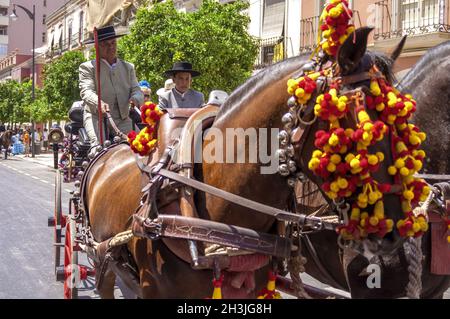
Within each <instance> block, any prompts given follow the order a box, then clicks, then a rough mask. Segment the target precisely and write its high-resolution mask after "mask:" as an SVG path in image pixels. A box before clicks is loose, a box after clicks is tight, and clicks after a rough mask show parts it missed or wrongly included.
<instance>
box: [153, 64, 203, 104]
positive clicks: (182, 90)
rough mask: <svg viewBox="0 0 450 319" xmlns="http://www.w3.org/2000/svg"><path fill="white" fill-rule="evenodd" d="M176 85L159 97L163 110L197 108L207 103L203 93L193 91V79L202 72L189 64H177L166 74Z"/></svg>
mask: <svg viewBox="0 0 450 319" xmlns="http://www.w3.org/2000/svg"><path fill="white" fill-rule="evenodd" d="M165 75H166V76H170V77H171V78H172V80H173V82H174V83H175V87H174V88H173V89H171V90H169V91H167V92H164V93H162V94H161V95H160V96H159V106H160V107H162V108H195V107H201V106H203V104H204V103H205V97H204V96H203V93H201V92H198V91H195V90H193V89H191V85H192V78H193V77H196V76H199V75H200V72H198V71H194V70H193V69H192V64H191V63H189V62H176V63H174V65H173V67H172V69H170V70H168V71H166V72H165Z"/></svg>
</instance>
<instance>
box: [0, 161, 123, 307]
mask: <svg viewBox="0 0 450 319" xmlns="http://www.w3.org/2000/svg"><path fill="white" fill-rule="evenodd" d="M38 157H39V156H37V158H36V159H35V160H34V161H32V160H31V159H24V158H22V157H10V158H8V160H4V159H3V157H2V159H0V201H1V202H2V204H1V208H0V218H1V219H2V223H1V226H0V244H1V251H2V253H1V254H0V298H1V299H3V298H8V299H23V298H44V299H61V298H63V283H62V282H57V281H56V280H55V275H54V270H53V269H54V265H53V259H54V257H53V247H52V244H53V240H54V239H53V229H52V228H50V227H47V218H48V217H49V216H51V215H53V206H54V198H53V197H54V180H55V170H54V169H52V168H50V167H49V166H48V165H46V164H50V163H51V161H43V160H40V161H39V159H38ZM72 188H73V186H72V185H71V184H67V183H64V184H63V187H62V201H63V213H66V209H67V203H68V199H69V196H70V194H69V192H70V190H71V189H72ZM61 252H62V250H61ZM62 253H63V252H62ZM61 259H62V258H61ZM80 262H81V264H88V263H87V260H86V258H85V256H84V255H83V254H80ZM83 284H84V285H85V286H84V287H82V288H81V289H80V291H79V295H80V298H99V297H98V295H97V294H96V293H95V291H94V281H93V280H90V281H89V282H84V283H83ZM116 296H117V297H119V298H120V297H122V295H121V292H120V290H118V289H117V290H116Z"/></svg>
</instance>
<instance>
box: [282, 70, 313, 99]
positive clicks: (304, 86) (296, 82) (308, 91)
mask: <svg viewBox="0 0 450 319" xmlns="http://www.w3.org/2000/svg"><path fill="white" fill-rule="evenodd" d="M319 76H320V73H319V72H315V73H311V74H309V75H304V76H302V77H299V78H298V79H289V80H288V93H289V94H290V95H295V97H296V98H297V103H298V104H300V105H305V104H307V103H308V101H309V100H310V99H311V96H312V94H313V93H314V91H315V90H316V87H317V84H316V80H317V78H318V77H319Z"/></svg>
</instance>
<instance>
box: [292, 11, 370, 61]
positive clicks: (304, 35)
mask: <svg viewBox="0 0 450 319" xmlns="http://www.w3.org/2000/svg"><path fill="white" fill-rule="evenodd" d="M319 18H320V17H319V16H314V17H310V18H306V19H302V20H300V53H304V52H311V51H313V50H314V49H315V48H316V46H317V37H318V32H319V22H320V21H319ZM353 20H354V24H355V26H356V27H360V26H361V17H360V16H359V12H358V11H357V10H354V11H353Z"/></svg>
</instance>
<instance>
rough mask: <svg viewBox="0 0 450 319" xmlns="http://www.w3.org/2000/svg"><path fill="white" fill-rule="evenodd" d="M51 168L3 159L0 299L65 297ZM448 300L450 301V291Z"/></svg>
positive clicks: (85, 294)
mask: <svg viewBox="0 0 450 319" xmlns="http://www.w3.org/2000/svg"><path fill="white" fill-rule="evenodd" d="M51 165H52V161H51V160H50V155H49V154H45V155H40V156H37V157H36V158H35V159H30V158H28V159H25V158H23V157H22V156H21V157H17V156H16V157H11V158H9V159H8V160H4V159H3V158H1V159H0V201H1V206H0V218H1V219H2V223H1V226H0V245H1V251H2V253H1V254H0V299H4V298H7V299H26V298H33V299H34V298H42V299H61V298H63V283H62V282H57V281H56V280H55V276H54V270H53V269H54V265H53V259H54V257H53V247H52V244H53V229H52V228H49V227H47V218H48V217H49V216H51V215H53V206H54V198H53V196H54V179H55V170H54V169H53V168H51ZM72 189H73V185H72V184H68V183H63V186H62V200H63V213H66V212H67V203H68V199H69V196H70V194H69V192H70V191H71V190H72ZM61 252H62V250H61ZM79 258H80V263H81V264H84V265H88V261H87V260H86V257H85V254H83V253H81V254H79ZM302 279H303V282H304V283H306V284H308V285H311V286H314V287H318V288H322V289H325V290H328V291H330V292H333V293H338V294H341V295H344V296H346V297H348V296H349V294H348V293H346V292H343V291H340V290H337V289H334V288H332V287H330V286H327V285H324V284H322V283H320V282H318V281H317V280H315V279H314V278H312V277H310V276H308V275H306V274H302ZM83 285H84V286H83V287H82V288H81V289H80V290H79V296H80V298H82V299H91V298H94V299H98V298H99V296H98V295H97V294H96V293H95V289H94V280H93V279H92V278H91V279H90V280H89V281H88V282H83ZM120 287H123V285H121V284H120V281H118V287H116V290H115V295H116V298H133V296H132V294H130V293H129V292H128V291H127V290H126V289H123V292H122V290H121V289H120ZM282 296H283V298H292V296H288V295H285V294H282ZM444 298H446V299H449V298H450V290H448V291H447V293H446V294H445V296H444Z"/></svg>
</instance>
